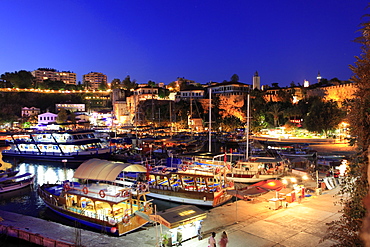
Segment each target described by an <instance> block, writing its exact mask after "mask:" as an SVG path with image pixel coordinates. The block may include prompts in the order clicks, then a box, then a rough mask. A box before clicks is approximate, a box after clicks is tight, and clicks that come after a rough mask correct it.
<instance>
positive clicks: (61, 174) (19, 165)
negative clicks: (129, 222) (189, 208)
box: [0, 159, 180, 226]
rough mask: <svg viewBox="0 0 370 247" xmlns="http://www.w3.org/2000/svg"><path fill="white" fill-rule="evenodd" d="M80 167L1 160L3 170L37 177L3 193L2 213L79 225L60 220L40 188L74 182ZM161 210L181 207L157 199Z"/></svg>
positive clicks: (155, 201) (0, 201) (1, 200)
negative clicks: (42, 195) (24, 186)
mask: <svg viewBox="0 0 370 247" xmlns="http://www.w3.org/2000/svg"><path fill="white" fill-rule="evenodd" d="M77 167H78V165H76V164H68V162H66V163H58V162H39V161H19V160H11V161H8V162H6V161H4V160H3V159H1V167H0V169H1V170H5V169H8V168H12V169H14V170H17V171H19V174H22V173H26V172H29V173H32V174H35V175H36V176H35V181H34V184H33V186H31V187H26V188H23V189H19V190H16V191H11V192H6V193H1V194H0V210H4V211H9V212H14V213H18V214H23V215H28V216H32V217H36V218H41V219H45V220H51V221H54V222H58V223H61V224H65V225H69V226H75V222H73V221H70V220H67V219H65V218H63V217H60V216H59V215H58V214H56V213H54V212H53V211H51V210H50V209H48V208H47V207H46V205H45V203H44V202H43V201H42V199H41V198H40V197H39V196H38V194H37V187H38V186H39V185H40V186H41V185H42V184H44V183H59V182H61V181H65V180H70V181H72V180H73V175H74V172H75V169H76V168H77ZM153 204H155V208H156V209H157V211H162V210H165V209H168V208H172V207H176V206H179V205H180V204H178V203H173V202H167V201H160V200H153Z"/></svg>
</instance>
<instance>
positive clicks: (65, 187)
mask: <svg viewBox="0 0 370 247" xmlns="http://www.w3.org/2000/svg"><path fill="white" fill-rule="evenodd" d="M63 187H64V189H65V190H70V189H71V186H69V183H65V184H64V185H63Z"/></svg>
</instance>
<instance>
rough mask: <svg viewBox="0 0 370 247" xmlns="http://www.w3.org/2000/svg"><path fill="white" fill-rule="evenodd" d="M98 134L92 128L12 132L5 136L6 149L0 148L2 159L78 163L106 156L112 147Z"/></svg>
mask: <svg viewBox="0 0 370 247" xmlns="http://www.w3.org/2000/svg"><path fill="white" fill-rule="evenodd" d="M99 134H100V133H97V132H94V131H92V130H86V131H42V132H30V133H14V134H12V135H10V136H9V137H8V139H7V144H8V145H9V146H10V148H9V149H6V150H3V151H2V155H3V158H4V159H7V158H21V159H27V160H47V161H59V162H64V160H66V162H78V163H82V162H83V161H85V160H87V159H91V158H94V157H96V158H107V157H109V156H110V154H111V153H112V152H113V150H112V149H113V148H112V147H111V146H109V142H108V140H107V139H105V138H100V136H99Z"/></svg>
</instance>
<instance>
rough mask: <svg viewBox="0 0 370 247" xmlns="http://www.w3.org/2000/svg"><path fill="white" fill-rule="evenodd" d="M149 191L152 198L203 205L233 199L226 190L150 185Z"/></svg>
mask: <svg viewBox="0 0 370 247" xmlns="http://www.w3.org/2000/svg"><path fill="white" fill-rule="evenodd" d="M149 191H150V193H149V194H148V195H147V196H148V197H151V198H155V199H160V200H166V201H171V202H177V203H183V204H192V205H196V206H203V207H217V206H220V205H222V204H224V203H226V202H228V201H229V200H231V199H232V196H231V195H228V194H227V193H225V191H220V192H209V193H208V192H198V191H185V190H182V189H178V190H177V189H174V187H168V188H166V189H156V188H155V186H150V188H149Z"/></svg>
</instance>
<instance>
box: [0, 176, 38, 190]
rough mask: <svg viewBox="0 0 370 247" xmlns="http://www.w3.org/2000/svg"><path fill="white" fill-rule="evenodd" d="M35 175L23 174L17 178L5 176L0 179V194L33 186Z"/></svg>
mask: <svg viewBox="0 0 370 247" xmlns="http://www.w3.org/2000/svg"><path fill="white" fill-rule="evenodd" d="M34 179H35V175H33V174H31V173H24V174H21V175H17V176H6V177H2V178H0V193H4V192H9V191H13V190H18V189H22V188H24V187H27V186H29V185H32V184H33V181H34Z"/></svg>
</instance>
